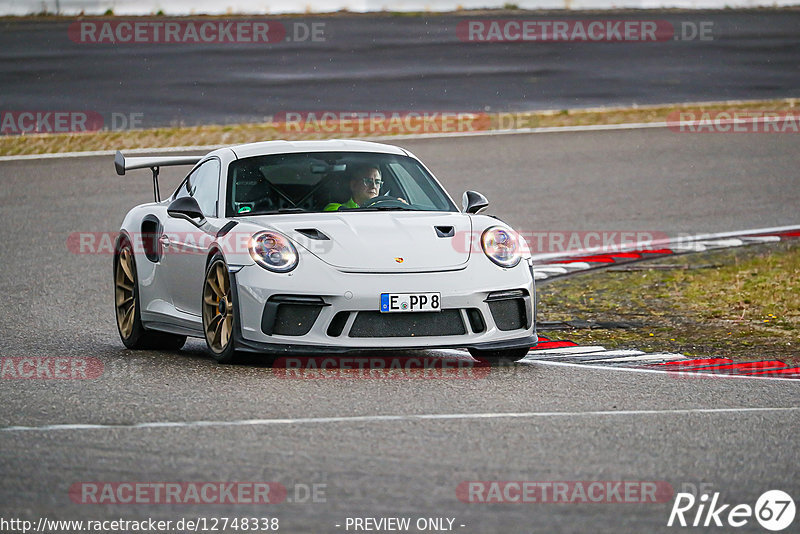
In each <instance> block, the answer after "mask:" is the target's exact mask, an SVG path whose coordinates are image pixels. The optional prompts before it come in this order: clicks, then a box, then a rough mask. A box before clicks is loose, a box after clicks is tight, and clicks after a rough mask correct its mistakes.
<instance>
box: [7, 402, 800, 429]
mask: <svg viewBox="0 0 800 534" xmlns="http://www.w3.org/2000/svg"><path fill="white" fill-rule="evenodd" d="M797 411H800V406H786V407H776V408H747V407H744V408H688V409H682V410H681V409H674V410H605V411H591V412H508V413H503V412H499V413H451V414H419V415H413V414H407V415H361V416H352V417H307V418H298V419H243V420H238V421H175V422H150V423H136V424H130V425H87V424H69V425H43V426H8V427H2V428H0V432H31V431H35V432H45V431H52V430H111V429H117V430H139V429H150V428H200V427H227V426H270V425H309V424H326V423H385V422H410V421H447V420H451V421H458V420H470V419H531V418H554V417H605V416H621V415H630V416H635V415H694V414H719V413H735V414H739V413H752V412H797Z"/></svg>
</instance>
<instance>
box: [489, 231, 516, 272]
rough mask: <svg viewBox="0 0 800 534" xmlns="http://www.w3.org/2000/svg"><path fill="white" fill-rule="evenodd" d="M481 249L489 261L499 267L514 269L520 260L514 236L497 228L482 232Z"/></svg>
mask: <svg viewBox="0 0 800 534" xmlns="http://www.w3.org/2000/svg"><path fill="white" fill-rule="evenodd" d="M481 247H483V252H484V253H486V255H487V256H488V257H489V259H490V260H492V261H493V262H495V263H496V264H497V265H499V266H500V267H508V268H510V267H515V266H516V265H517V264H518V263H519V260H520V258H521V256H520V252H519V250H520V247H519V241H518V240H517V236H516V234H515V233H513V232H511V231H509V230H506V229H505V228H501V227H499V226H492V227H491V228H487V229H486V230H485V231H484V232H483V235H482V236H481Z"/></svg>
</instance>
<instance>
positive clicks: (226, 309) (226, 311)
mask: <svg viewBox="0 0 800 534" xmlns="http://www.w3.org/2000/svg"><path fill="white" fill-rule="evenodd" d="M203 329H204V330H205V334H206V342H207V343H208V347H209V348H210V349H211V352H213V353H214V355H215V356H217V357H219V356H220V355H223V354H224V353H226V352H228V351H229V350H230V348H231V347H230V345H231V336H232V335H233V300H232V297H231V280H230V276H229V275H228V267H227V266H226V265H225V261H224V260H223V259H222V258H215V259H213V260H212V262H211V265H209V267H208V271H207V272H206V280H205V283H204V284H203Z"/></svg>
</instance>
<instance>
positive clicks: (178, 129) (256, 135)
mask: <svg viewBox="0 0 800 534" xmlns="http://www.w3.org/2000/svg"><path fill="white" fill-rule="evenodd" d="M797 104H798V100H797V99H793V98H788V99H781V100H760V101H736V102H711V103H703V104H676V105H664V106H640V107H629V108H610V107H609V108H593V109H565V110H549V111H528V112H514V113H489V114H482V115H481V116H480V118H479V119H477V120H476V121H474V122H473V123H472V124H473V128H474V129H475V130H478V131H489V130H501V129H502V130H505V129H512V130H513V129H526V128H546V127H559V126H589V125H598V124H625V123H638V122H664V121H666V120H667V117H668V116H669V114H670V113H674V112H681V111H684V112H690V111H691V112H713V111H722V110H725V111H777V112H781V111H792V110H795V109H796V106H797ZM383 126H384V127H373V128H370V129H366V130H365V129H361V130H360V131H359V129H358V128H357V127H356V129H355V130H354V129H353V127H351V126H348V125H346V124H340V123H334V122H330V123H327V122H326V123H324V127H321V128H316V129H314V128H310V127H309V126H308V125H306V126H305V127H304V128H303V129H304V130H305V131H296V130H297V128H295V129H287V128H285V127H284V125H283V124H282V123H278V122H264V123H251V124H236V125H206V126H174V127H164V128H152V129H141V130H125V131H108V130H102V131H99V132H86V133H70V134H30V135H16V136H0V156H14V155H25V154H47V153H58V152H83V151H91V150H117V149H121V150H124V149H132V148H163V147H173V146H196V145H215V146H216V145H231V144H239V143H251V142H256V141H269V140H272V139H287V140H302V139H328V138H343V137H358V138H370V137H384V136H387V135H388V136H391V135H402V134H407V133H414V131H409V130H403V128H402V127H400V128H395V127H394V126H392V125H388V131H387V124H386V123H384V124H383ZM412 126H413V127H417V128H418V127H419V125H418V124H412ZM462 127H463V128H466V127H467V125H464V124H462ZM287 130H288V131H287ZM313 130H316V131H313ZM320 130H327V132H326V131H320ZM416 131H420V130H416ZM462 131H474V130H471V129H462Z"/></svg>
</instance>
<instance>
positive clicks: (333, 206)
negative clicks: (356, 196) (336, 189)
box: [322, 198, 359, 211]
mask: <svg viewBox="0 0 800 534" xmlns="http://www.w3.org/2000/svg"><path fill="white" fill-rule="evenodd" d="M358 207H359V205H358V204H356V201H355V200H353V199H352V198H351V199H350V200H348V201H347V202H345V203H344V204H337V203H336V202H331V203H330V204H328V205H327V206H325V207H324V208H323V209H322V211H337V210H340V209H342V208H344V209H348V210H351V209H353V208H358Z"/></svg>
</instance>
